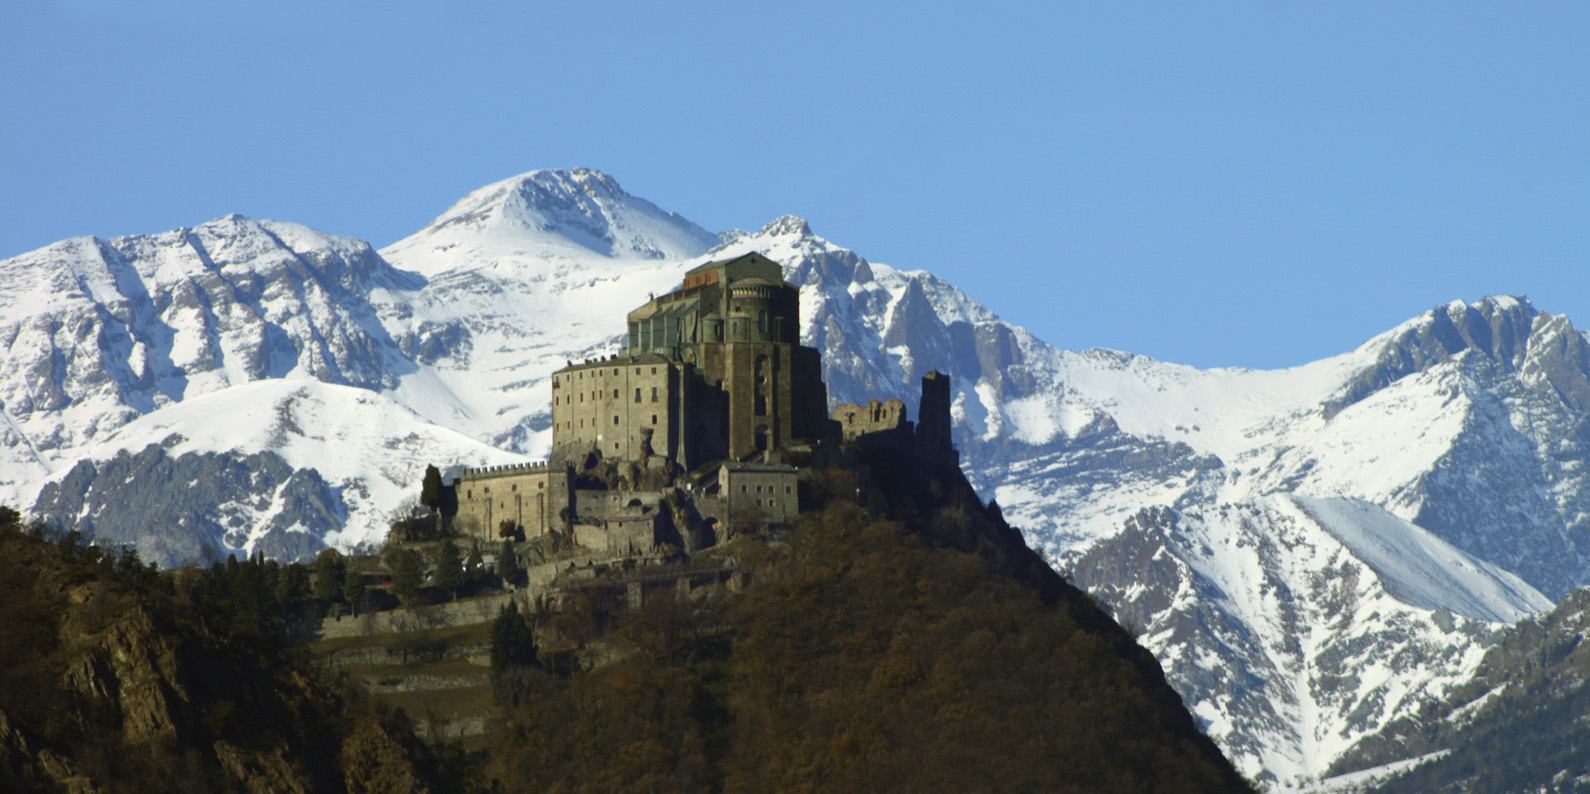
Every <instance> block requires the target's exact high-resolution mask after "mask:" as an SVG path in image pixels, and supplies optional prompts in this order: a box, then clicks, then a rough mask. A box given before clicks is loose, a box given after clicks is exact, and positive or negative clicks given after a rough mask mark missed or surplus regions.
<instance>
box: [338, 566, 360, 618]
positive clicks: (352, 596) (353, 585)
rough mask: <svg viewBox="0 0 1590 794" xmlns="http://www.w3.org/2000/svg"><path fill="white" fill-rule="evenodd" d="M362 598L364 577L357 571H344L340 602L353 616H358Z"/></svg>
mask: <svg viewBox="0 0 1590 794" xmlns="http://www.w3.org/2000/svg"><path fill="white" fill-rule="evenodd" d="M363 597H364V576H362V575H361V574H360V573H359V572H358V571H345V572H344V573H343V577H342V600H344V601H347V602H348V607H349V608H350V609H352V610H353V614H354V615H358V614H359V601H360V600H361V599H362V598H363Z"/></svg>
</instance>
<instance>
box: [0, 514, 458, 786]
mask: <svg viewBox="0 0 1590 794" xmlns="http://www.w3.org/2000/svg"><path fill="white" fill-rule="evenodd" d="M238 569H239V566H236V565H234V566H232V571H233V573H234V574H235V573H236V572H237V571H238ZM174 573H176V574H182V575H181V576H173V575H162V574H158V573H156V572H155V571H154V570H153V569H152V568H151V567H149V566H146V565H144V564H143V563H142V562H141V561H139V560H138V558H137V556H136V555H135V554H131V553H120V554H107V553H105V552H103V551H102V550H101V549H99V548H97V547H94V546H88V545H85V544H83V543H82V542H81V540H80V539H79V538H78V537H76V536H75V535H65V536H60V537H50V536H49V535H48V534H47V533H44V532H42V531H41V530H40V529H38V528H34V529H31V530H25V529H24V528H23V527H22V526H20V524H19V521H18V516H17V514H16V512H15V511H12V510H10V509H9V508H0V582H3V583H4V591H3V593H0V790H3V791H6V792H34V791H39V792H44V791H71V792H103V793H104V794H117V793H119V792H127V793H128V794H133V793H134V792H156V791H159V792H306V793H307V792H326V793H328V794H337V793H339V792H415V793H416V794H417V793H418V792H435V793H436V794H441V793H442V792H461V791H468V790H471V788H472V786H473V784H472V782H471V781H472V780H473V776H472V775H471V774H469V773H468V769H467V767H466V766H464V764H463V763H462V759H460V758H458V757H454V756H446V755H445V754H438V753H437V752H436V751H435V750H433V749H432V748H430V747H428V746H426V745H424V744H423V743H421V742H419V741H418V740H416V739H415V738H414V736H413V735H412V732H411V731H410V730H409V729H408V727H407V726H406V725H405V724H404V721H403V719H402V718H401V716H395V715H394V716H389V717H383V716H381V715H379V714H378V713H377V712H376V711H375V710H374V709H372V708H370V707H369V706H368V705H367V704H366V703H364V702H363V700H362V698H361V696H360V695H359V693H357V692H354V691H338V690H337V689H335V688H333V687H332V686H329V685H327V684H326V683H323V682H321V681H319V680H317V678H316V677H315V676H313V675H311V674H310V673H309V672H307V668H306V666H305V665H304V664H303V662H304V659H302V658H300V657H299V656H297V655H295V654H293V653H292V652H290V651H288V650H287V649H286V648H285V647H284V646H283V645H282V643H281V642H280V641H279V640H278V639H277V636H276V635H275V633H274V632H273V631H272V630H271V628H272V627H271V625H270V624H271V621H273V620H276V619H279V618H280V615H274V616H273V615H262V614H261V610H262V607H261V606H260V602H259V601H252V602H251V603H248V604H243V603H242V602H234V600H233V599H232V598H231V597H230V596H229V595H228V594H227V593H225V592H222V591H221V590H220V589H218V588H217V587H216V585H217V584H222V585H226V584H233V585H235V584H239V583H242V582H243V581H244V579H245V578H246V577H241V576H228V574H227V569H226V568H225V567H218V568H216V569H213V570H212V571H209V572H206V571H198V570H186V571H177V572H174ZM246 589H247V588H242V589H241V590H240V591H239V593H238V594H239V595H246V593H244V592H243V590H246Z"/></svg>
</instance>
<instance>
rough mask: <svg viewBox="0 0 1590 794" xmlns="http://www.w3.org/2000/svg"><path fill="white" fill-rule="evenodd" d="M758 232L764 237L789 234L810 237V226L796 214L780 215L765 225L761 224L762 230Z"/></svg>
mask: <svg viewBox="0 0 1590 794" xmlns="http://www.w3.org/2000/svg"><path fill="white" fill-rule="evenodd" d="M758 234H760V235H762V236H764V237H784V236H789V235H793V236H796V237H810V236H811V234H812V227H811V224H808V223H807V222H806V219H805V218H802V217H800V216H798V215H781V216H779V217H778V218H776V219H774V220H773V221H771V222H769V223H768V224H767V225H766V226H763V227H762V231H760V232H758Z"/></svg>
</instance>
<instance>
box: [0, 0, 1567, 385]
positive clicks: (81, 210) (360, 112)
mask: <svg viewBox="0 0 1590 794" xmlns="http://www.w3.org/2000/svg"><path fill="white" fill-rule="evenodd" d="M1587 42H1590V4H1585V3H1566V2H1532V3H1500V2H1497V3H1483V4H1482V3H1459V2H1432V3H1413V2H1393V3H1387V2H1361V3H1335V2H1333V3H1322V2H1297V1H1296V0H1285V1H1284V2H1283V1H1272V2H1228V3H1184V2H1156V3H1145V2H1095V1H1092V0H1090V1H1089V2H1069V3H1068V2H1059V3H1056V2H1033V3H1014V2H1004V1H1003V0H991V1H987V2H979V3H957V4H935V3H923V2H913V3H898V4H871V5H869V4H858V3H851V2H846V3H831V2H823V1H821V0H808V2H802V3H777V4H772V3H767V4H762V3H758V4H752V3H746V2H732V3H731V2H722V3H706V2H679V1H676V2H668V3H655V2H600V1H597V2H590V1H582V2H559V3H541V2H487V1H485V0H452V1H451V2H441V1H440V0H437V2H403V1H402V0H396V1H394V0H383V1H382V2H375V1H374V0H357V1H355V0H313V1H312V2H310V1H308V0H275V1H274V2H241V1H240V0H193V1H192V2H183V1H179V0H0V257H3V256H10V255H13V254H18V253H22V252H24V251H27V250H31V249H33V248H36V247H39V246H42V245H46V244H48V243H50V242H53V241H55V240H58V239H62V238H65V237H68V236H72V235H76V234H97V235H102V236H109V235H121V234H132V233H146V232H159V231H164V230H167V229H172V228H175V227H178V226H185V225H194V224H198V223H202V222H204V221H206V220H209V219H211V218H214V217H217V216H220V215H223V214H226V213H229V212H241V213H243V214H245V215H250V216H253V217H261V218H279V219H283V220H290V221H296V222H299V223H303V224H307V225H309V226H313V227H316V228H319V229H322V230H325V231H328V232H333V233H337V234H345V235H351V236H355V237H360V238H363V239H367V240H369V241H371V242H372V243H375V244H376V245H377V246H381V245H385V244H387V243H390V242H393V241H395V240H397V239H399V238H401V237H403V236H404V235H406V234H408V233H409V232H412V231H414V230H416V229H418V228H419V227H420V226H422V225H424V224H425V223H426V222H427V221H429V220H430V219H431V218H432V217H434V216H435V215H436V214H437V213H439V212H440V211H441V210H443V209H444V208H446V206H447V205H448V204H450V203H451V202H452V201H453V200H455V199H456V198H458V197H459V196H462V195H463V194H464V193H466V192H468V191H469V190H472V189H474V188H476V187H479V186H481V185H484V184H486V183H489V182H492V181H495V180H498V179H502V178H505V177H508V176H511V175H513V174H516V173H520V172H522V171H528V170H531V169H535V168H554V167H573V166H588V167H591V168H597V169H600V170H603V171H606V172H608V173H610V174H612V175H613V176H614V177H615V178H617V179H618V180H619V182H620V183H621V184H622V185H623V186H624V187H625V188H626V189H627V190H628V191H629V192H631V193H634V194H636V195H639V196H643V197H645V198H648V199H650V200H652V201H654V202H656V203H657V204H659V205H660V206H662V207H664V208H665V209H670V210H674V211H676V212H679V213H681V214H683V215H685V216H686V217H688V218H691V219H692V220H694V221H696V222H697V223H700V224H701V225H703V226H705V227H707V228H709V229H713V230H721V229H727V228H731V227H744V228H756V227H759V226H760V225H761V224H763V223H765V222H767V221H768V220H771V219H773V218H774V217H776V216H778V215H780V214H784V213H794V214H798V215H801V216H804V217H806V218H807V219H809V220H810V221H811V224H812V227H813V229H814V230H815V231H816V232H817V233H819V234H822V235H823V236H825V237H828V238H829V239H831V240H833V241H835V242H837V243H839V244H841V245H845V246H848V247H851V248H854V249H855V250H857V251H858V252H859V253H861V254H862V255H863V256H866V257H868V258H869V259H872V260H874V261H878V262H885V263H889V264H893V265H896V266H899V267H905V268H925V269H928V270H931V271H933V272H935V273H938V274H940V275H942V276H944V277H945V278H947V279H949V280H950V281H952V282H954V283H956V284H958V285H960V286H961V287H962V288H964V289H966V290H967V291H968V292H970V293H972V295H973V296H974V297H977V298H979V299H980V300H982V301H983V302H984V303H986V304H988V306H989V307H990V308H992V309H993V310H994V311H996V312H998V313H999V314H1000V315H1002V316H1003V317H1004V318H1005V319H1007V320H1010V321H1012V322H1015V323H1018V324H1021V325H1025V326H1027V327H1028V328H1030V329H1032V330H1033V331H1034V332H1035V333H1037V334H1038V335H1039V336H1040V337H1042V338H1044V339H1045V340H1047V341H1049V342H1051V343H1053V344H1055V345H1058V346H1061V347H1066V348H1073V349H1080V348H1087V347H1094V346H1102V347H1113V348H1117V349H1123V350H1130V351H1134V352H1139V353H1145V354H1148V355H1152V356H1155V357H1157V358H1161V359H1165V360H1170V361H1177V362H1183V363H1188V364H1194V365H1198V366H1222V365H1238V366H1251V367H1278V366H1290V365H1294V364H1299V363H1302V362H1305V361H1308V360H1312V359H1314V358H1319V357H1322V356H1326V355H1331V354H1334V353H1337V352H1341V351H1344V350H1346V349H1349V348H1351V347H1352V346H1354V345H1356V344H1358V343H1359V342H1362V341H1363V340H1364V339H1366V338H1368V337H1369V336H1372V335H1373V334H1375V333H1378V332H1379V331H1381V330H1384V329H1385V328H1388V327H1390V326H1391V325H1393V324H1395V323H1397V322H1399V321H1401V320H1403V319H1406V318H1408V317H1410V316H1412V315H1414V314H1416V313H1418V312H1420V311H1423V310H1424V309H1427V308H1429V307H1430V306H1433V305H1436V304H1439V303H1443V302H1446V301H1448V300H1451V299H1453V298H1462V299H1465V300H1474V299H1478V298H1479V297H1482V296H1484V295H1487V294H1491V293H1504V292H1505V293H1512V294H1519V293H1523V294H1528V295H1529V297H1530V298H1531V299H1532V300H1533V301H1534V302H1535V304H1536V305H1537V306H1538V307H1540V308H1542V309H1545V310H1547V311H1551V312H1553V313H1563V314H1567V315H1569V316H1570V317H1571V318H1573V319H1575V320H1576V322H1577V323H1578V324H1579V325H1580V326H1581V327H1590V297H1587V287H1590V267H1587V265H1590V223H1587V221H1590V129H1587V126H1590V124H1587V118H1590V116H1587V114H1590V44H1587Z"/></svg>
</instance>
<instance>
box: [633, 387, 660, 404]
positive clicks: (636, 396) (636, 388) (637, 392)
mask: <svg viewBox="0 0 1590 794" xmlns="http://www.w3.org/2000/svg"><path fill="white" fill-rule="evenodd" d="M652 391H657V390H656V389H652ZM635 402H640V387H639V386H636V387H635Z"/></svg>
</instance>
